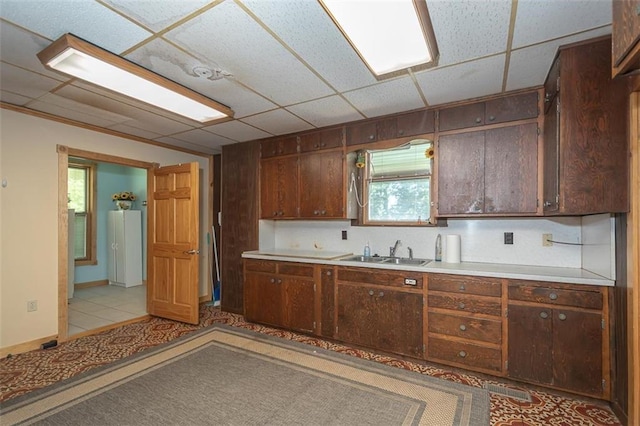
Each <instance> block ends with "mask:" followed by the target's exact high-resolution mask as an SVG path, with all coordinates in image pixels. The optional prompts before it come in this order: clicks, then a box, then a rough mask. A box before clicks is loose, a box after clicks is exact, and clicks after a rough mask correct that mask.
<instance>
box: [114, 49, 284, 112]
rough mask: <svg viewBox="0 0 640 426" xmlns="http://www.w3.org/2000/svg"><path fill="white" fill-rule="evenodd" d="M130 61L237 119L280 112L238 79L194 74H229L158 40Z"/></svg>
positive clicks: (133, 54)
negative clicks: (221, 106) (221, 107)
mask: <svg viewBox="0 0 640 426" xmlns="http://www.w3.org/2000/svg"><path fill="white" fill-rule="evenodd" d="M126 58H127V59H128V60H130V61H132V62H135V63H137V64H138V65H141V66H143V67H145V68H147V69H150V70H152V71H153V72H156V73H158V74H161V75H163V76H165V77H167V78H168V79H170V80H173V81H175V82H176V83H179V84H182V85H183V86H186V87H188V88H190V89H193V90H195V91H196V92H198V93H201V94H203V95H204V96H207V97H209V98H211V99H214V100H215V101H217V102H220V103H221V104H224V105H227V106H228V107H230V108H231V109H233V111H234V113H235V115H234V117H236V118H242V117H245V116H247V115H253V114H257V113H260V112H264V111H268V110H271V109H275V108H277V106H276V105H275V104H274V103H273V102H271V101H269V100H268V99H266V98H264V97H263V96H261V95H259V94H257V93H255V92H252V91H251V90H249V89H247V88H245V87H243V86H242V85H241V84H239V83H238V82H237V81H236V79H235V77H234V76H229V77H223V78H221V79H219V80H212V79H209V78H206V77H200V76H199V75H198V74H196V72H195V71H194V69H195V68H197V67H204V68H207V69H209V70H212V71H215V70H216V69H218V70H221V71H225V70H222V69H221V68H220V66H219V65H218V64H216V63H215V62H213V61H200V60H198V59H195V58H194V57H193V56H191V55H188V54H186V53H184V52H183V51H181V50H180V49H177V48H176V47H175V46H173V45H172V44H170V43H167V42H166V41H164V40H160V39H156V40H154V41H152V42H150V43H148V44H145V45H144V46H142V47H141V48H139V49H136V50H135V51H133V52H131V53H130V54H129V55H127V56H126Z"/></svg>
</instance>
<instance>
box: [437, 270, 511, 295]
mask: <svg viewBox="0 0 640 426" xmlns="http://www.w3.org/2000/svg"><path fill="white" fill-rule="evenodd" d="M428 286H429V290H438V291H448V292H452V293H460V294H477V295H479V296H495V297H500V296H501V295H502V283H501V281H500V279H499V278H487V277H469V276H460V275H444V274H430V275H429V284H428Z"/></svg>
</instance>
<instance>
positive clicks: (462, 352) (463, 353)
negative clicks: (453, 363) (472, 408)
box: [458, 351, 467, 358]
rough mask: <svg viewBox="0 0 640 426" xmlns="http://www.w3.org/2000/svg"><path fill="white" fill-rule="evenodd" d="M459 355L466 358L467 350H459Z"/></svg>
mask: <svg viewBox="0 0 640 426" xmlns="http://www.w3.org/2000/svg"><path fill="white" fill-rule="evenodd" d="M458 356H459V357H460V358H465V357H466V356H467V353H466V352H465V351H460V352H458Z"/></svg>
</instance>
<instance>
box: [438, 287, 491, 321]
mask: <svg viewBox="0 0 640 426" xmlns="http://www.w3.org/2000/svg"><path fill="white" fill-rule="evenodd" d="M428 306H429V307H430V308H441V309H451V310H454V311H458V312H468V313H474V314H485V315H493V316H496V317H499V316H500V314H501V311H502V304H501V300H500V299H497V298H496V299H490V298H482V299H480V298H477V297H473V296H463V295H458V294H434V293H429V301H428Z"/></svg>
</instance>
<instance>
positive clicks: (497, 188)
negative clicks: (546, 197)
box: [484, 123, 538, 213]
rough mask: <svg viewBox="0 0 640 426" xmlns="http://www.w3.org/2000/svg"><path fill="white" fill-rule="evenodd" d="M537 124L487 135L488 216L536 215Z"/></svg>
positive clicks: (485, 173) (485, 184) (485, 158)
mask: <svg viewBox="0 0 640 426" xmlns="http://www.w3.org/2000/svg"><path fill="white" fill-rule="evenodd" d="M537 200H538V125H537V124H536V123H531V124H523V125H520V126H511V127H502V128H499V129H492V130H487V131H486V132H485V156H484V211H485V213H536V211H537V206H538V202H537Z"/></svg>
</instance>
